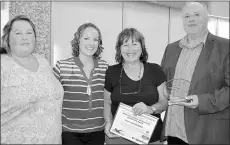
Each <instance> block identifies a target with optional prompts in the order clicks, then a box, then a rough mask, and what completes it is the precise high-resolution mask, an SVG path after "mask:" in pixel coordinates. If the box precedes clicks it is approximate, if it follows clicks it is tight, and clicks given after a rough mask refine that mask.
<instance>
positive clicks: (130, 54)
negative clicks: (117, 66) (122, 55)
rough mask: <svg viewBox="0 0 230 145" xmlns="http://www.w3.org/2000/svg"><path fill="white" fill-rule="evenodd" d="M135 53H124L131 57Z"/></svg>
mask: <svg viewBox="0 0 230 145" xmlns="http://www.w3.org/2000/svg"><path fill="white" fill-rule="evenodd" d="M135 54H136V53H127V54H126V55H127V56H128V57H133V56H135Z"/></svg>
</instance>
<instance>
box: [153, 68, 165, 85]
mask: <svg viewBox="0 0 230 145" xmlns="http://www.w3.org/2000/svg"><path fill="white" fill-rule="evenodd" d="M155 72H156V76H157V86H160V85H161V84H162V83H163V82H165V81H166V75H165V73H164V71H163V69H162V68H161V66H160V65H158V64H155Z"/></svg>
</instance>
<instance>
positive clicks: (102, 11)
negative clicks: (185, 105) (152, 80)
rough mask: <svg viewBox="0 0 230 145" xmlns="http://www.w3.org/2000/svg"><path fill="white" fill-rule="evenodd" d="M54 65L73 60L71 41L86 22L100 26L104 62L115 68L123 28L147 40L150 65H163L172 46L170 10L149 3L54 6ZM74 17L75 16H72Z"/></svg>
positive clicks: (54, 4) (85, 3) (67, 4)
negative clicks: (57, 62)
mask: <svg viewBox="0 0 230 145" xmlns="http://www.w3.org/2000/svg"><path fill="white" fill-rule="evenodd" d="M51 14H52V16H51V18H52V21H51V22H52V26H51V33H52V34H51V38H52V43H51V48H53V52H52V54H53V60H52V62H51V64H52V65H55V63H56V61H57V60H60V59H66V58H68V57H70V56H71V51H72V50H71V45H70V41H71V40H72V39H73V34H74V33H75V32H76V31H77V28H78V27H79V26H80V25H82V24H83V23H85V22H92V23H94V24H96V25H97V26H98V27H99V29H100V30H101V33H102V37H103V44H104V45H103V46H104V48H105V49H104V52H103V54H102V59H104V60H106V61H107V62H108V63H109V64H110V65H112V64H115V43H116V39H117V35H118V34H119V33H120V32H121V31H122V29H123V28H127V27H134V28H136V29H138V30H139V31H140V32H141V33H142V34H143V35H144V37H145V39H146V47H147V51H148V53H149V62H155V63H158V64H160V61H161V58H162V56H163V53H164V49H165V47H166V45H167V44H168V24H169V8H168V7H164V6H157V5H155V4H153V3H149V2H52V12H51ZM70 15H71V16H70Z"/></svg>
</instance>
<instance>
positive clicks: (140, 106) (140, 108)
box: [132, 102, 152, 115]
mask: <svg viewBox="0 0 230 145" xmlns="http://www.w3.org/2000/svg"><path fill="white" fill-rule="evenodd" d="M132 110H133V113H134V115H141V114H143V113H146V114H151V113H152V111H151V107H150V106H148V105H146V104H145V103H143V102H140V103H137V104H135V105H134V106H133V108H132Z"/></svg>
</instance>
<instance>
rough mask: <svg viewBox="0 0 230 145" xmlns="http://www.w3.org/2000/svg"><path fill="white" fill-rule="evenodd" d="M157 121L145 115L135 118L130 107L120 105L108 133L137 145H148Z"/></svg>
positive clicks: (155, 118) (153, 117)
mask: <svg viewBox="0 0 230 145" xmlns="http://www.w3.org/2000/svg"><path fill="white" fill-rule="evenodd" d="M158 119H159V118H157V117H155V116H152V115H147V114H142V115H140V116H135V115H134V114H133V112H132V107H130V106H128V105H125V104H123V103H120V104H119V107H118V109H117V112H116V115H115V118H114V121H113V124H112V127H111V129H110V132H112V133H114V134H117V135H119V136H121V137H123V138H126V139H128V140H130V141H132V142H135V143H137V144H148V143H149V140H150V138H151V136H152V133H153V131H154V129H155V126H156V124H157V121H158Z"/></svg>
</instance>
